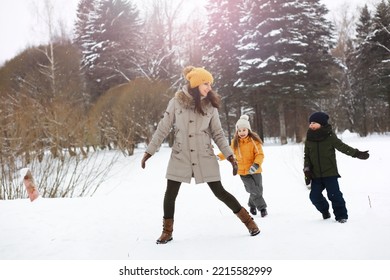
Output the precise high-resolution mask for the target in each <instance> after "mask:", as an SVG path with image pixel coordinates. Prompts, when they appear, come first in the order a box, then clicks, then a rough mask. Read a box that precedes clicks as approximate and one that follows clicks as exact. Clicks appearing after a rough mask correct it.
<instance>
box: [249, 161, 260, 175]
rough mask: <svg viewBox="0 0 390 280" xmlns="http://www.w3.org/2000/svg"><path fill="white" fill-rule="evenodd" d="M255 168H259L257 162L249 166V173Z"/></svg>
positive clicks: (254, 170) (255, 169) (253, 171)
mask: <svg viewBox="0 0 390 280" xmlns="http://www.w3.org/2000/svg"><path fill="white" fill-rule="evenodd" d="M257 169H259V165H258V164H257V163H254V164H252V166H251V168H249V171H248V172H249V174H254V173H255V172H256V171H257Z"/></svg>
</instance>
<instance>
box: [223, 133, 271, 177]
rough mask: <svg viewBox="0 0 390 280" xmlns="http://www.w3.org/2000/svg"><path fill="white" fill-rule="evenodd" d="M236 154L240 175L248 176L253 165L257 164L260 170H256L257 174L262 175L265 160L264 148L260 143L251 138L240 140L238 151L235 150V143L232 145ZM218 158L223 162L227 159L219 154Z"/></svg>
mask: <svg viewBox="0 0 390 280" xmlns="http://www.w3.org/2000/svg"><path fill="white" fill-rule="evenodd" d="M230 147H231V148H232V150H233V152H234V156H235V157H236V159H237V163H238V172H237V174H239V175H248V174H249V168H250V167H251V166H252V164H254V163H257V164H258V165H259V169H257V170H256V172H255V174H257V173H261V172H262V168H261V165H262V163H263V160H264V152H263V147H262V145H261V144H260V142H258V141H255V140H253V139H252V138H251V137H249V136H248V137H245V138H244V139H241V138H240V139H239V140H238V149H234V148H233V141H232V143H231V145H230ZM218 157H219V158H220V159H221V160H223V159H225V157H224V156H223V154H222V153H220V154H218Z"/></svg>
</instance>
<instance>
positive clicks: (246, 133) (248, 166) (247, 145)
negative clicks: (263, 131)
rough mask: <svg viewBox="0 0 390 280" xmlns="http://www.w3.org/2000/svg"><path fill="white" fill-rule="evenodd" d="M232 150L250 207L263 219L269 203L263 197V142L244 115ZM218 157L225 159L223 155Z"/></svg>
mask: <svg viewBox="0 0 390 280" xmlns="http://www.w3.org/2000/svg"><path fill="white" fill-rule="evenodd" d="M231 148H232V150H233V152H234V156H235V157H236V159H237V163H238V172H237V174H239V175H240V177H241V180H242V181H243V183H244V186H245V190H246V191H247V192H248V193H249V201H248V206H249V209H250V212H251V213H252V214H253V215H256V214H257V210H258V211H260V214H261V217H265V216H267V215H268V213H267V203H266V202H265V200H264V197H263V183H262V176H261V172H262V169H261V165H262V163H263V160H264V153H263V148H262V141H261V139H260V137H259V135H258V134H257V133H256V132H253V131H252V130H251V126H250V123H249V117H248V116H247V115H242V116H241V117H240V119H239V120H238V121H237V123H236V133H235V134H234V137H233V140H232V143H231ZM218 157H219V158H220V159H221V160H222V159H224V156H223V154H221V153H220V154H219V155H218Z"/></svg>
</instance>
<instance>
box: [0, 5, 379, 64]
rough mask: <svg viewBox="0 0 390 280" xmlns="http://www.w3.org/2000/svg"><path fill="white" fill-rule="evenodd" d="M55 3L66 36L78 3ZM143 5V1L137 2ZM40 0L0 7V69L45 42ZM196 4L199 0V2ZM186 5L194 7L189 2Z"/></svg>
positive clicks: (334, 8)
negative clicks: (29, 48)
mask: <svg viewBox="0 0 390 280" xmlns="http://www.w3.org/2000/svg"><path fill="white" fill-rule="evenodd" d="M50 1H52V2H53V3H55V11H54V12H53V13H54V15H55V17H56V19H57V20H60V21H61V22H64V23H66V25H65V28H66V29H67V30H68V32H71V31H72V26H73V23H74V19H75V17H76V8H77V3H78V2H79V0H50ZM136 1H144V0H136ZM321 1H322V2H323V3H324V4H326V5H327V6H328V8H329V10H331V12H332V13H335V12H337V9H338V8H340V5H341V4H342V3H345V2H348V3H349V4H350V5H354V6H357V5H360V6H362V5H363V4H364V3H373V2H375V1H379V0H321ZM42 2H43V1H42V0H7V1H1V3H0V38H1V44H0V65H2V64H3V63H4V62H5V61H6V60H9V59H11V58H13V57H14V56H15V55H17V54H18V53H20V52H21V51H23V50H24V49H25V48H26V47H28V46H33V45H37V44H39V43H41V42H47V39H48V38H47V32H46V30H47V29H46V28H44V27H43V26H42V25H44V24H42V18H45V17H44V16H42V17H41V20H39V16H38V12H37V11H38V10H39V9H38V8H37V7H36V6H37V4H36V3H40V4H42ZM198 2H199V0H198ZM188 3H193V2H192V1H191V2H188Z"/></svg>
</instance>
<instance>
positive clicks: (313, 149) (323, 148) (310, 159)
mask: <svg viewBox="0 0 390 280" xmlns="http://www.w3.org/2000/svg"><path fill="white" fill-rule="evenodd" d="M328 119H329V116H328V115H327V114H326V113H324V112H315V113H313V114H312V115H311V116H310V118H309V129H308V131H307V135H306V142H305V149H304V169H303V171H304V173H305V182H306V185H309V184H310V182H311V190H310V200H311V202H312V203H313V204H314V206H315V207H316V208H317V210H318V211H320V212H321V213H322V217H323V218H324V219H328V218H330V213H329V203H328V201H327V200H326V199H325V197H324V196H323V195H322V192H323V191H324V190H325V189H326V192H327V195H328V199H329V200H330V201H331V202H332V208H333V213H334V215H335V219H336V221H338V222H339V223H345V222H347V220H348V213H347V208H346V206H345V200H344V198H343V194H342V192H341V191H340V188H339V184H338V178H339V177H340V175H339V173H338V170H337V162H336V153H335V149H337V150H339V151H340V152H342V153H344V154H346V155H349V156H352V157H357V158H359V159H368V157H369V156H370V155H369V154H368V151H364V152H361V151H359V150H358V149H354V148H352V147H350V146H348V145H347V144H345V143H343V142H342V141H341V140H340V139H339V138H337V136H336V134H335V133H334V132H333V131H332V126H331V125H330V124H329V123H328Z"/></svg>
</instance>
